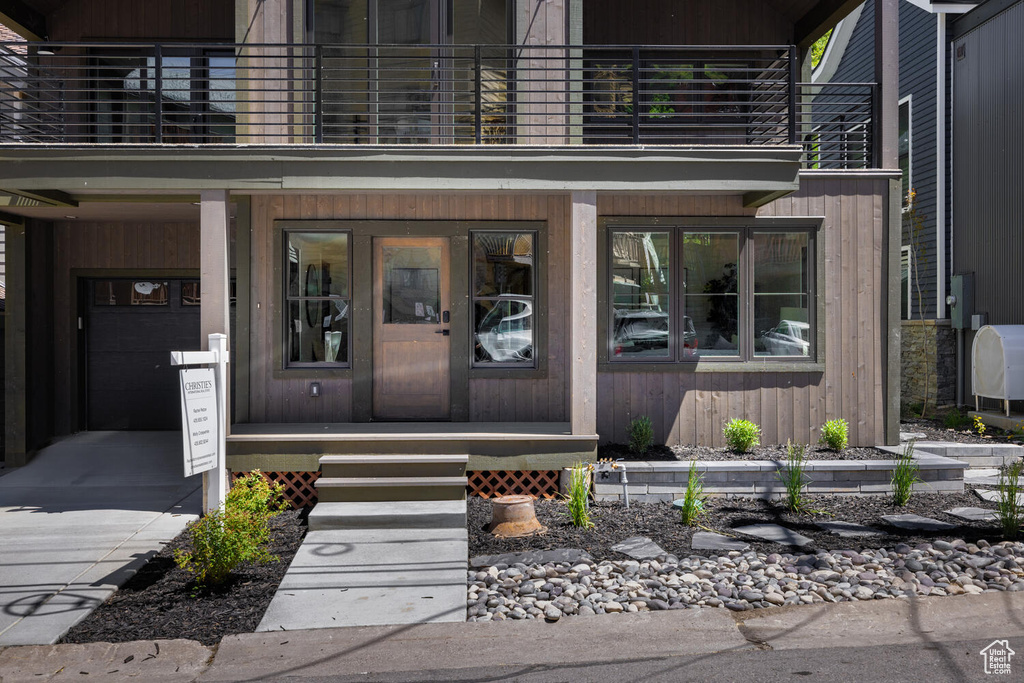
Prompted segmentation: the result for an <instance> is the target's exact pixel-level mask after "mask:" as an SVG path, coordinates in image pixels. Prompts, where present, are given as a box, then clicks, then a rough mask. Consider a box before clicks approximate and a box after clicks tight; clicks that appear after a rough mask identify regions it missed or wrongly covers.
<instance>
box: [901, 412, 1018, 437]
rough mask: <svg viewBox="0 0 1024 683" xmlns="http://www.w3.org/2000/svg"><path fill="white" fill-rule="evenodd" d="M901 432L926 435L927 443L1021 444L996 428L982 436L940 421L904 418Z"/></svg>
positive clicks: (990, 428)
mask: <svg viewBox="0 0 1024 683" xmlns="http://www.w3.org/2000/svg"><path fill="white" fill-rule="evenodd" d="M900 431H901V432H917V433H920V434H924V435H926V438H925V439H924V440H925V441H953V442H956V443H1020V440H1019V439H1016V440H1013V439H1011V438H1008V437H1009V436H1010V435H1008V434H1007V433H1006V432H1004V431H1003V430H1002V429H998V428H996V427H988V428H987V429H986V430H985V435H984V436H982V435H981V434H978V433H976V432H974V431H973V430H971V429H967V428H965V429H949V428H947V427H946V426H945V425H944V424H943V423H942V421H941V420H940V419H930V418H923V419H922V418H906V417H905V418H903V419H902V420H901V421H900Z"/></svg>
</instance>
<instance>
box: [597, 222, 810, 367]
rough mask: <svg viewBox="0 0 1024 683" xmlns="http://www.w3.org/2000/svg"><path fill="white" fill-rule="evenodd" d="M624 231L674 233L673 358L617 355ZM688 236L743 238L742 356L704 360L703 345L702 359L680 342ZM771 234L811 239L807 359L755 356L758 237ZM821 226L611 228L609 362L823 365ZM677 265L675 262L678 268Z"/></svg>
mask: <svg viewBox="0 0 1024 683" xmlns="http://www.w3.org/2000/svg"><path fill="white" fill-rule="evenodd" d="M621 232H669V239H670V244H669V254H670V256H671V258H670V261H669V355H668V356H667V357H662V358H659V357H651V356H641V357H632V358H631V357H628V356H627V357H623V356H622V355H618V356H617V355H616V354H615V313H614V311H615V301H614V295H613V293H612V292H613V288H614V287H613V260H614V254H613V249H612V243H613V240H614V235H615V233H621ZM684 233H697V234H704V233H711V234H714V233H718V234H730V233H732V234H738V235H739V248H738V252H739V262H738V264H737V279H738V282H737V297H738V303H737V309H738V317H739V320H738V322H737V336H738V345H737V346H738V349H737V353H736V354H734V355H728V356H724V355H723V356H702V355H700V347H699V346H698V353H697V355H696V357H693V356H691V355H690V354H689V353H688V352H687V350H686V348H684V345H683V344H681V343H680V339H682V335H683V333H684V330H683V325H684V317H685V313H686V301H685V297H684V296H683V284H682V279H683V275H682V264H683V263H685V261H684V256H683V249H684V243H683V238H682V235H683V234H684ZM771 233H803V234H806V235H807V247H806V249H807V273H806V285H807V291H806V297H807V318H808V319H807V323H808V325H809V329H810V335H809V340H810V348H809V350H808V353H807V355H799V356H798V355H790V356H786V355H778V356H775V355H755V354H756V352H755V348H754V347H755V337H756V336H757V335H758V334H759V331H758V330H755V329H754V266H755V264H754V249H753V244H754V238H755V235H758V234H771ZM819 239H820V236H819V235H818V227H815V226H814V225H810V224H808V223H807V221H806V220H799V221H794V222H793V223H791V224H787V223H785V222H782V221H779V222H772V223H770V224H768V223H764V224H758V223H756V222H755V223H747V222H745V223H742V224H732V223H728V222H727V223H725V224H716V223H715V222H713V221H709V222H708V223H701V222H690V221H686V222H673V221H671V220H662V221H658V222H657V223H649V222H644V221H637V222H636V223H632V222H629V221H628V220H616V221H615V223H614V224H608V225H607V229H606V234H605V248H606V258H605V259H604V261H605V263H604V275H603V280H604V287H606V288H607V292H608V294H607V299H606V301H605V305H604V309H605V315H606V317H607V322H606V325H605V329H604V335H605V342H606V344H605V346H606V349H605V354H604V361H603V362H607V363H608V364H609V365H610V366H637V365H668V366H673V365H683V366H689V367H693V366H695V365H705V364H722V363H724V364H737V363H740V364H746V365H755V364H757V365H763V364H766V363H767V364H777V363H800V364H805V363H806V364H816V363H819V362H820V360H819V353H820V349H821V347H822V345H823V343H824V340H823V339H821V338H820V333H819V330H818V318H819V315H820V312H819V310H818V305H819V297H821V296H822V295H823V292H821V291H820V287H821V283H820V282H819V281H818V268H819V267H820V264H819V263H818V260H819V258H820V257H819V254H818V246H819V245H818V240H819ZM673 261H674V264H673Z"/></svg>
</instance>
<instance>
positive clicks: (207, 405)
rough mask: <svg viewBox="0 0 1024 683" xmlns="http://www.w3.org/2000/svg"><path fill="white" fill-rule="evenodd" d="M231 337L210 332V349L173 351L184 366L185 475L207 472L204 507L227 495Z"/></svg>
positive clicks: (174, 360)
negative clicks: (205, 366) (229, 353)
mask: <svg viewBox="0 0 1024 683" xmlns="http://www.w3.org/2000/svg"><path fill="white" fill-rule="evenodd" d="M228 360H229V358H228V337H227V335H226V334H217V333H215V334H211V335H210V350H209V351H171V364H172V365H186V366H187V365H212V366H213V367H212V368H211V367H207V368H199V369H192V370H190V369H187V368H185V369H182V370H181V424H182V438H183V446H184V458H185V476H186V477H189V476H192V475H193V474H198V473H199V472H202V473H203V509H204V510H205V511H206V512H212V511H214V510H218V509H220V507H221V505H223V504H224V499H225V497H226V496H227V456H226V453H227V411H228V392H227V387H228Z"/></svg>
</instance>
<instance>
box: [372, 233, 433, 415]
mask: <svg viewBox="0 0 1024 683" xmlns="http://www.w3.org/2000/svg"><path fill="white" fill-rule="evenodd" d="M373 254H374V256H373V272H374V278H373V301H374V307H373V416H374V418H376V419H382V420H447V419H449V417H450V395H449V394H450V389H449V387H450V384H451V381H450V377H449V367H450V360H449V359H450V350H451V337H450V336H449V327H450V326H449V324H448V322H449V312H448V311H449V301H450V296H449V253H448V238H445V237H378V238H375V239H374V244H373Z"/></svg>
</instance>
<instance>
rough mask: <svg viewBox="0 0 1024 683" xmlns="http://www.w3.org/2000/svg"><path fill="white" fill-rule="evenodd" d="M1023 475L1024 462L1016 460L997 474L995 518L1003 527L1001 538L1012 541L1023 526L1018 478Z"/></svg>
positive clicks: (1023, 510) (1023, 507) (1023, 518)
mask: <svg viewBox="0 0 1024 683" xmlns="http://www.w3.org/2000/svg"><path fill="white" fill-rule="evenodd" d="M1022 473H1024V460H1018V461H1016V462H1014V463H1010V464H1009V465H1007V466H1006V467H1004V468H1002V470H1001V471H1000V472H999V500H998V501H996V518H998V519H999V524H1000V526H1002V527H1003V537H1005V538H1007V539H1009V540H1013V539H1015V538H1017V535H1018V534H1019V533H1020V527H1021V525H1022V524H1024V505H1022V504H1021V502H1020V495H1021V493H1022V490H1021V485H1020V476H1021V474H1022Z"/></svg>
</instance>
